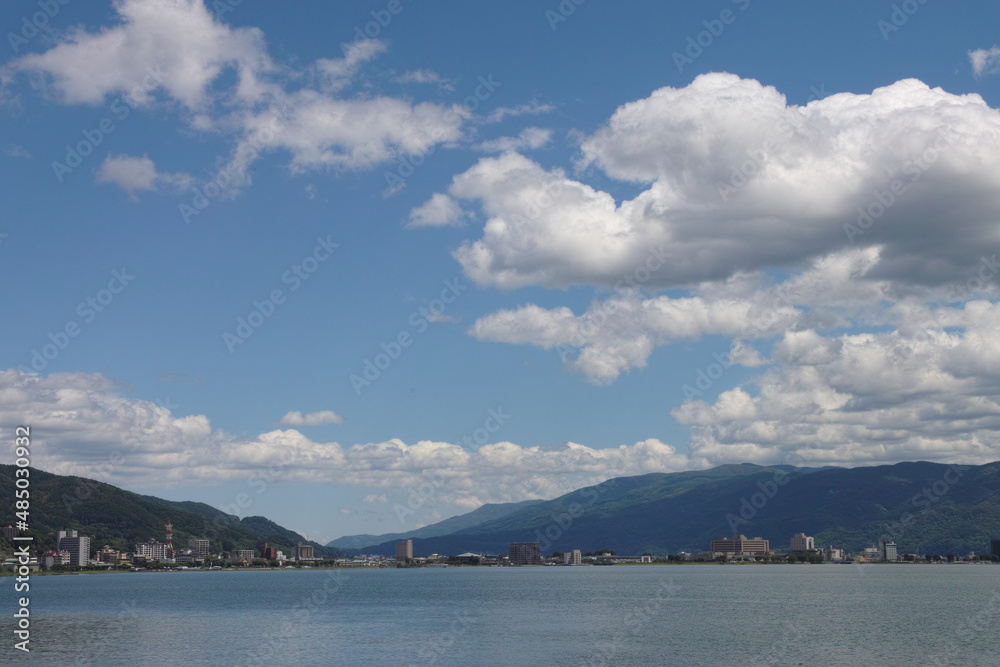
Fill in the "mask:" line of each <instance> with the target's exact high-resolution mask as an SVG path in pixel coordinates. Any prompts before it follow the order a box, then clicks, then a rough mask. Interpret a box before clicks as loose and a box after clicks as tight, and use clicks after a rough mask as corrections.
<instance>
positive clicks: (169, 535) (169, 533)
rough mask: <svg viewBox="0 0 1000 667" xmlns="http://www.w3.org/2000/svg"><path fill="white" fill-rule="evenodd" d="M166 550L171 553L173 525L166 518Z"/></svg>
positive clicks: (172, 549)
mask: <svg viewBox="0 0 1000 667" xmlns="http://www.w3.org/2000/svg"><path fill="white" fill-rule="evenodd" d="M166 546H167V551H168V552H170V553H171V554H173V552H174V527H173V525H172V524H171V523H170V519H167V542H166Z"/></svg>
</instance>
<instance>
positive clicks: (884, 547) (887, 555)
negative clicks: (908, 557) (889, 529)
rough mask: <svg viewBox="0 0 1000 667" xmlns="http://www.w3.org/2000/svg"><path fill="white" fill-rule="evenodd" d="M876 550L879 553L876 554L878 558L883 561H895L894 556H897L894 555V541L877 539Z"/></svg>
mask: <svg viewBox="0 0 1000 667" xmlns="http://www.w3.org/2000/svg"><path fill="white" fill-rule="evenodd" d="M878 551H879V554H878V555H879V560H885V561H889V562H890V563H891V562H893V561H895V560H896V558H897V556H896V543H895V542H889V541H886V540H879V541H878Z"/></svg>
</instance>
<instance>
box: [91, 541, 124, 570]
mask: <svg viewBox="0 0 1000 667" xmlns="http://www.w3.org/2000/svg"><path fill="white" fill-rule="evenodd" d="M95 555H96V556H97V558H96V560H97V562H98V563H106V564H108V565H117V564H118V563H119V561H120V560H121V554H119V553H118V551H117V550H115V549H112V548H111V547H109V546H108V545H106V544H105V545H104V548H102V549H101V550H100V551H98V552H97V554H95Z"/></svg>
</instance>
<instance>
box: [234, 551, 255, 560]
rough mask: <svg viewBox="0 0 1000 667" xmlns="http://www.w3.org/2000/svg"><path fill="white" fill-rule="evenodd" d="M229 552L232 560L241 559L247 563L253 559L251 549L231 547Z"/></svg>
mask: <svg viewBox="0 0 1000 667" xmlns="http://www.w3.org/2000/svg"><path fill="white" fill-rule="evenodd" d="M230 554H231V555H232V559H233V560H237V561H239V560H242V561H246V562H247V563H249V562H251V561H253V556H254V552H253V549H233V550H232V551H231V552H230Z"/></svg>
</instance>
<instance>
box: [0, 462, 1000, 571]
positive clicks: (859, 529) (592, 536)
mask: <svg viewBox="0 0 1000 667" xmlns="http://www.w3.org/2000/svg"><path fill="white" fill-rule="evenodd" d="M30 471H31V515H30V525H31V528H32V534H34V535H35V536H36V545H37V547H38V548H39V549H40V550H41V549H47V548H51V547H52V546H54V538H55V532H56V531H57V530H65V529H76V530H79V531H80V532H81V534H85V535H88V536H90V537H91V540H92V544H93V545H94V546H95V548H96V547H99V546H101V545H104V544H108V545H111V546H112V547H114V548H117V549H126V550H131V548H132V546H133V545H134V543H136V542H139V541H145V540H148V539H150V538H155V539H158V540H161V541H162V540H163V537H164V524H165V523H166V520H167V519H168V518H169V519H171V521H172V523H173V526H174V542H175V544H176V545H178V546H185V545H186V544H187V540H188V538H192V537H207V538H209V539H210V540H211V541H212V545H213V549H214V550H231V549H255V550H258V551H259V550H260V548H261V546H263V543H264V542H265V541H266V542H268V543H270V544H271V545H274V546H276V547H278V548H280V549H283V550H288V549H290V548H291V547H292V546H293V545H295V544H298V543H302V544H311V545H312V546H314V547H315V552H316V555H317V556H324V557H334V556H337V555H340V554H341V553H358V552H364V553H368V554H384V555H387V556H388V555H393V554H394V553H395V542H396V541H397V540H400V539H406V538H412V539H413V542H414V546H413V550H414V554H415V555H429V554H431V553H439V554H445V555H454V554H458V553H462V552H466V551H472V552H477V553H506V551H507V545H508V543H510V542H536V541H537V542H540V543H541V547H542V551H543V552H544V553H551V552H553V551H566V550H570V549H581V550H582V551H596V550H598V549H612V550H615V551H617V552H618V553H620V554H639V553H645V552H649V553H652V554H654V555H662V554H668V553H677V552H680V551H690V552H698V551H705V550H707V549H708V548H709V543H710V541H711V540H713V539H716V538H718V537H721V536H729V535H732V534H734V533H741V534H744V535H747V536H748V537H756V536H760V537H763V538H765V539H768V540H770V543H771V548H772V550H775V551H781V550H785V549H787V548H788V545H789V541H790V538H791V536H792V535H793V534H794V533H797V532H804V533H806V534H807V535H811V536H813V537H815V540H816V545H817V546H825V545H833V546H835V547H840V548H845V549H847V550H849V551H852V552H857V551H860V550H861V549H863V548H864V547H866V546H871V545H873V544H875V543H876V542H877V541H878V540H879V539H880V538H886V539H890V540H893V541H895V542H896V543H897V545H898V550H899V553H912V552H916V553H924V554H947V553H955V554H959V555H964V554H965V553H967V552H969V551H976V552H978V553H982V552H985V551H987V550H988V548H989V540H990V537H991V536H997V535H1000V462H995V463H989V464H985V465H979V466H957V465H946V464H939V463H927V462H913V463H898V464H895V465H881V466H869V467H857V468H836V467H825V468H800V467H793V466H759V465H753V464H746V463H745V464H732V465H723V466H718V467H716V468H712V469H710V470H698V471H687V472H677V473H650V474H646V475H640V476H635V477H619V478H614V479H609V480H607V481H605V482H602V483H601V484H596V485H594V486H588V487H584V488H581V489H578V490H576V491H573V492H571V493H568V494H565V495H563V496H560V497H558V498H554V499H552V500H529V501H523V502H518V503H501V504H488V505H483V506H482V507H480V508H478V509H476V510H474V511H472V512H469V513H467V514H463V515H460V516H455V517H451V518H449V519H446V520H444V521H441V522H439V523H436V524H433V525H430V526H424V527H422V528H416V529H414V530H411V531H403V532H398V533H391V534H386V535H351V536H346V537H341V538H338V539H336V540H333V541H331V542H330V543H328V544H327V545H320V544H317V543H315V542H311V541H309V540H306V539H305V538H304V537H303V536H302V535H299V534H298V533H296V532H294V531H291V530H289V529H287V528H284V527H282V526H280V525H278V524H276V523H274V522H273V521H270V520H269V519H267V518H265V517H261V516H253V517H244V518H242V519H241V518H239V517H237V516H234V515H231V514H227V513H225V512H222V511H220V510H218V509H216V508H214V507H212V506H210V505H206V504H204V503H197V502H184V501H181V502H178V501H169V500H163V499H161V498H155V497H153V496H143V495H139V494H135V493H132V492H129V491H125V490H123V489H119V488H117V487H115V486H112V485H110V484H104V483H102V482H96V481H93V480H88V479H84V478H79V477H67V476H61V475H54V474H51V473H47V472H44V471H42V470H37V469H34V468H32V469H30ZM14 489H15V486H14V466H10V465H0V493H2V494H3V496H2V497H4V498H8V499H10V500H9V502H8V503H7V509H8V513H9V516H10V517H11V519H8V520H12V519H13V514H14V511H15V508H14V497H15V496H14Z"/></svg>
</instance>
